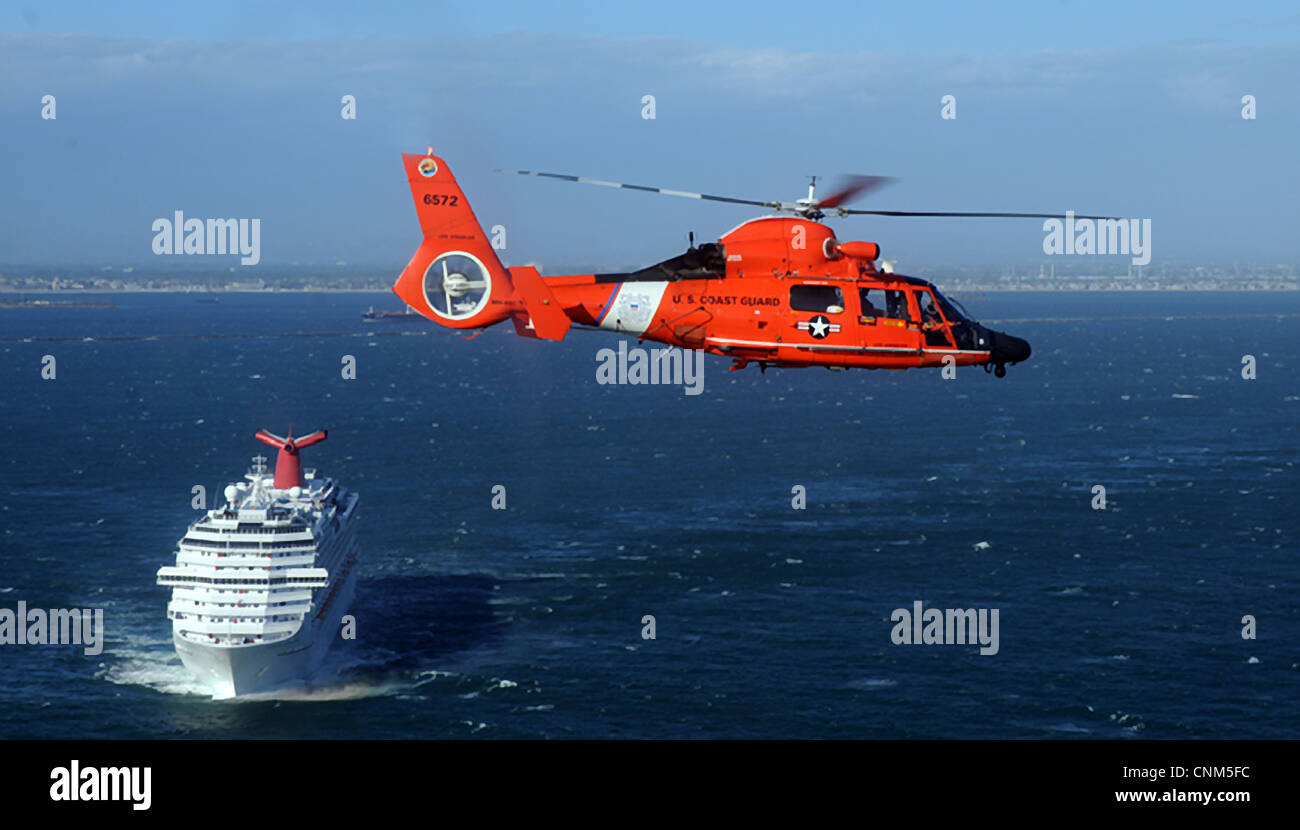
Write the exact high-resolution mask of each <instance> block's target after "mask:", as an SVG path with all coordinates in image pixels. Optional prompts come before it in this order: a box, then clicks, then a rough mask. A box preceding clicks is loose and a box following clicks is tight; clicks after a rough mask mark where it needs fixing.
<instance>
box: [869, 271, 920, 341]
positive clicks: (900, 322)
mask: <svg viewBox="0 0 1300 830" xmlns="http://www.w3.org/2000/svg"><path fill="white" fill-rule="evenodd" d="M857 295H858V297H857V299H858V315H857V322H858V333H859V340H860V342H861V345H862V348H863V351H864V352H865V353H866V354H868V355H872V356H879V357H881V358H888V357H889V356H891V355H915V354H916V353H917V352H918V351H919V350H920V347H921V342H920V337H919V335H918V333H917V330H916V320H915V313H914V312H913V311H912V310H911V308H910V307H909V305H908V297H907V292H906V291H903V290H896V289H886V288H881V287H874V286H859V287H858V289H857Z"/></svg>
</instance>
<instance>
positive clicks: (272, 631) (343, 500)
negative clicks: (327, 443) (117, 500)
mask: <svg viewBox="0 0 1300 830" xmlns="http://www.w3.org/2000/svg"><path fill="white" fill-rule="evenodd" d="M256 437H257V438H258V440H260V441H263V442H264V443H267V444H270V445H272V446H274V447H277V448H278V449H279V455H278V457H277V459H276V467H275V473H274V475H271V474H269V473H268V471H267V468H266V458H265V457H263V456H260V455H259V456H256V457H255V458H254V459H253V466H252V467H251V468H250V469H249V471H248V473H247V474H246V475H245V477H244V478H245V481H242V482H239V483H236V484H231V485H229V486H227V487H226V488H225V492H224V496H225V502H226V503H225V505H224V506H223V507H220V508H218V509H216V510H209V511H207V512H206V514H205V515H204V516H203V517H202V518H200V519H199V520H198V521H196V522H194V523H193V524H192V525H190V528H189V530H188V531H187V532H186V534H185V536H184V538H182V539H181V540H180V542H179V543H178V550H177V552H176V564H175V565H166V566H163V567H162V568H159V569H158V584H159V585H163V586H166V587H169V588H171V589H172V598H171V601H170V602H169V603H168V604H167V616H168V617H169V618H170V619H171V620H172V640H173V643H174V644H175V646H176V651H177V653H178V654H179V655H180V657H181V661H182V662H183V663H184V664H185V666H186V667H187V668H189V669H190V671H191V672H193V673H194V675H195V677H197V678H198V680H199V681H200V682H201V683H202V684H203V685H204V686H206V687H209V688H210V689H211V691H212V694H213V697H216V698H228V697H235V696H237V695H244V694H248V693H252V692H261V691H267V690H270V689H273V688H276V687H279V686H283V685H286V684H290V683H293V682H295V681H301V680H305V679H306V678H308V677H309V676H310V675H311V674H312V673H313V672H314V671H315V670H316V669H317V668H318V667H319V666H320V662H321V660H323V659H324V656H325V653H326V652H327V651H328V650H329V647H330V645H331V643H333V641H334V640H335V639H336V638H338V637H339V636H340V631H341V618H342V617H343V615H345V614H346V613H347V610H348V606H349V605H350V604H351V602H352V595H353V592H354V591H355V586H356V571H357V554H358V547H357V540H356V534H355V532H354V529H355V522H356V516H357V501H358V494H357V493H354V492H352V491H349V490H348V489H347V488H345V487H343V486H342V485H340V484H339V483H338V482H337V481H335V480H334V479H332V478H324V477H321V476H319V475H317V473H316V471H315V470H314V469H303V468H302V465H301V455H300V450H301V449H302V448H303V447H307V446H310V445H312V444H315V443H319V442H320V441H323V440H325V437H326V432H325V431H324V430H319V431H317V432H314V433H312V434H311V435H307V436H303V437H302V438H296V439H295V438H294V437H293V435H292V432H290V434H289V436H288V437H285V438H281V437H279V436H277V435H273V434H272V433H269V432H267V431H266V430H261V431H259V432H258V433H257V436H256Z"/></svg>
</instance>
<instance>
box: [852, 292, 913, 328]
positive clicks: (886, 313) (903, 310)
mask: <svg viewBox="0 0 1300 830" xmlns="http://www.w3.org/2000/svg"><path fill="white" fill-rule="evenodd" d="M858 299H859V301H860V302H861V304H862V315H861V318H860V319H861V321H862V322H863V323H866V324H868V325H872V324H874V323H876V322H877V321H881V320H883V321H886V322H888V323H889V324H890V325H898V322H897V321H899V320H906V319H907V298H906V297H904V296H903V292H902V291H886V290H885V289H883V288H859V289H858Z"/></svg>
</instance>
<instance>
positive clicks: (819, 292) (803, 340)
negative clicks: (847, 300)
mask: <svg viewBox="0 0 1300 830" xmlns="http://www.w3.org/2000/svg"><path fill="white" fill-rule="evenodd" d="M789 300H790V307H789V308H790V310H789V315H790V316H789V324H788V325H789V328H788V329H787V331H788V332H789V334H788V335H787V336H786V337H785V338H784V339H785V342H786V343H787V344H790V345H794V346H797V347H799V348H801V349H804V350H806V351H809V352H821V353H826V352H833V351H837V350H840V349H854V347H855V346H856V345H857V343H856V342H855V341H854V338H853V328H854V326H853V319H852V317H851V316H850V315H848V314H846V313H845V305H844V290H843V289H842V288H841V287H840V286H839V285H834V284H830V283H811V282H809V283H796V284H794V285H791V286H790V296H789Z"/></svg>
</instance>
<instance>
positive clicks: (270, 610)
mask: <svg viewBox="0 0 1300 830" xmlns="http://www.w3.org/2000/svg"><path fill="white" fill-rule="evenodd" d="M311 608H312V603H311V599H310V598H307V599H302V600H298V601H296V602H292V603H289V604H286V605H272V606H267V605H258V604H252V605H250V604H248V603H244V604H242V605H241V604H239V603H214V602H196V601H194V600H190V599H184V598H179V597H178V598H174V599H172V601H171V602H168V603H167V616H169V617H171V618H173V619H175V618H177V617H180V618H183V619H198V618H200V617H204V618H207V617H239V618H240V619H243V617H244V616H247V617H248V618H249V619H250V620H253V619H264V618H268V617H295V618H296V617H301V616H303V615H304V614H306V613H307V612H309V611H311Z"/></svg>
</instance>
